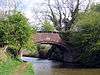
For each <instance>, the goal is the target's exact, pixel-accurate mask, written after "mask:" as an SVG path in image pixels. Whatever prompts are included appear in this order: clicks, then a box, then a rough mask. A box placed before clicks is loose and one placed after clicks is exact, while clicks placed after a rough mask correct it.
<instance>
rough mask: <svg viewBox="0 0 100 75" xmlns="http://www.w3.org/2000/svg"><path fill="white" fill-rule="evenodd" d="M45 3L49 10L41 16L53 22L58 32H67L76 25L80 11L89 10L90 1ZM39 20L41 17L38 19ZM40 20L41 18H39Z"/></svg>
mask: <svg viewBox="0 0 100 75" xmlns="http://www.w3.org/2000/svg"><path fill="white" fill-rule="evenodd" d="M45 2H46V3H44V5H45V8H46V7H47V10H42V11H41V12H40V14H43V15H42V20H43V17H44V18H46V19H49V20H50V21H51V22H53V24H54V27H55V28H56V30H58V31H66V30H69V29H70V28H71V26H72V25H73V24H74V22H75V20H76V18H77V16H78V13H79V11H80V10H81V9H82V8H84V9H83V10H82V11H85V10H86V9H88V8H89V6H90V4H91V2H92V1H91V2H90V0H85V1H83V0H54V1H52V0H46V1H45ZM38 18H39V17H38ZM39 20H40V18H39Z"/></svg>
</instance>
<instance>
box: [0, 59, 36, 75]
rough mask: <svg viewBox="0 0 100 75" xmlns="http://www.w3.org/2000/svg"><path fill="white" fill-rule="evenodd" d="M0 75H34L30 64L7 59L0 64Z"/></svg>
mask: <svg viewBox="0 0 100 75" xmlns="http://www.w3.org/2000/svg"><path fill="white" fill-rule="evenodd" d="M0 75H34V72H33V70H32V65H31V64H30V63H23V62H19V61H16V60H12V59H9V61H7V62H5V63H2V64H0Z"/></svg>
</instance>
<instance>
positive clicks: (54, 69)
mask: <svg viewBox="0 0 100 75" xmlns="http://www.w3.org/2000/svg"><path fill="white" fill-rule="evenodd" d="M22 60H24V61H28V62H31V63H32V64H33V70H34V72H35V75H100V69H99V68H88V69H87V68H69V67H65V66H64V65H62V63H61V62H55V61H52V60H42V59H38V58H31V57H23V58H22ZM70 66H72V65H70Z"/></svg>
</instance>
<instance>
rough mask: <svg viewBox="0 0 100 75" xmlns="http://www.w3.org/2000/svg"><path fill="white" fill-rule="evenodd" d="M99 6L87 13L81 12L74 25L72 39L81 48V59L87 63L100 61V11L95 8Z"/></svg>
mask: <svg viewBox="0 0 100 75" xmlns="http://www.w3.org/2000/svg"><path fill="white" fill-rule="evenodd" d="M97 7H98V5H96V6H94V7H93V8H94V9H93V8H92V9H90V10H88V12H87V13H85V14H84V13H82V12H81V13H80V15H79V17H78V21H76V24H75V27H73V28H74V29H73V33H72V38H71V41H72V43H73V45H74V46H75V47H77V48H78V49H79V50H81V54H80V61H81V62H82V63H85V64H88V63H91V64H92V65H94V64H97V63H99V62H100V61H99V60H100V59H99V58H100V33H99V31H100V21H99V20H100V13H99V12H98V10H97V9H95V8H97ZM94 10H96V11H94ZM95 61H97V62H95Z"/></svg>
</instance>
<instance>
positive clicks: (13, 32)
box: [0, 12, 35, 52]
mask: <svg viewBox="0 0 100 75" xmlns="http://www.w3.org/2000/svg"><path fill="white" fill-rule="evenodd" d="M29 25H30V24H29V23H28V20H27V18H26V17H25V16H24V15H23V14H21V13H20V12H14V13H13V15H10V16H8V17H6V18H5V19H3V20H2V21H1V22H0V31H1V32H0V43H1V42H2V43H7V45H8V46H10V47H13V48H16V50H17V51H18V52H19V51H20V50H21V49H31V48H32V47H33V45H34V43H33V41H32V40H33V39H32V38H33V33H34V32H35V30H33V28H32V27H31V26H29Z"/></svg>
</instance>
